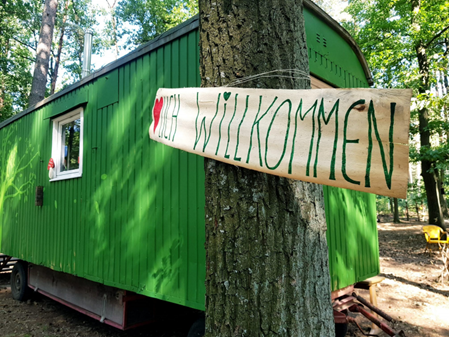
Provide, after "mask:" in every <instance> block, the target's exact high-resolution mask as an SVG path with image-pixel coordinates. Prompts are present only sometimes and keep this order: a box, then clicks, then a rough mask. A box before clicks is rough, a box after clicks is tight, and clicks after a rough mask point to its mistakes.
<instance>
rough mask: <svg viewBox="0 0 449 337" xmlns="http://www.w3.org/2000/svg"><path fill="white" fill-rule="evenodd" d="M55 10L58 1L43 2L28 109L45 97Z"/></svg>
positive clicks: (47, 0)
mask: <svg viewBox="0 0 449 337" xmlns="http://www.w3.org/2000/svg"><path fill="white" fill-rule="evenodd" d="M57 9H58V0H45V5H44V12H43V14H42V26H41V32H40V35H39V43H38V45H37V50H36V64H35V66H34V75H33V83H32V85H31V93H30V97H29V98H28V106H30V107H31V106H33V105H35V104H36V103H37V102H39V101H41V100H43V99H44V97H45V90H46V85H47V74H48V62H49V60H50V50H51V43H52V41H53V30H54V28H55V17H56V10H57Z"/></svg>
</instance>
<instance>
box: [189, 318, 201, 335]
mask: <svg viewBox="0 0 449 337" xmlns="http://www.w3.org/2000/svg"><path fill="white" fill-rule="evenodd" d="M205 330H206V321H205V319H204V316H203V317H200V318H198V319H197V320H196V321H195V323H193V324H192V326H191V327H190V330H189V333H188V334H187V337H203V336H204V333H205Z"/></svg>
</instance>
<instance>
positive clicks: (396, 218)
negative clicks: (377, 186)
mask: <svg viewBox="0 0 449 337" xmlns="http://www.w3.org/2000/svg"><path fill="white" fill-rule="evenodd" d="M393 204H394V212H393V222H394V223H400V222H401V221H400V220H399V203H398V198H393Z"/></svg>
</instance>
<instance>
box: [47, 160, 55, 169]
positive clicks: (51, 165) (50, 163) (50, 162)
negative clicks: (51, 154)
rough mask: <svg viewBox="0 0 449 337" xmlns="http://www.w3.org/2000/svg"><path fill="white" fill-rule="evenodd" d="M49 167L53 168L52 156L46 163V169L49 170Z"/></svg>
mask: <svg viewBox="0 0 449 337" xmlns="http://www.w3.org/2000/svg"><path fill="white" fill-rule="evenodd" d="M50 168H55V162H54V161H53V158H50V160H49V162H48V165H47V170H49V169H50Z"/></svg>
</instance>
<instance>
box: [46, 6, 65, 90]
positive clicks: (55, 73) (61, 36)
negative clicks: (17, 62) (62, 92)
mask: <svg viewBox="0 0 449 337" xmlns="http://www.w3.org/2000/svg"><path fill="white" fill-rule="evenodd" d="M69 3H70V0H66V2H65V6H64V16H63V18H62V25H61V33H60V34H59V42H58V52H57V54H56V60H55V69H54V71H53V74H52V76H51V89H50V95H53V94H54V93H55V89H56V81H57V80H58V71H59V64H60V63H61V54H62V45H63V44H64V34H65V23H66V21H67V11H68V8H69Z"/></svg>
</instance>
